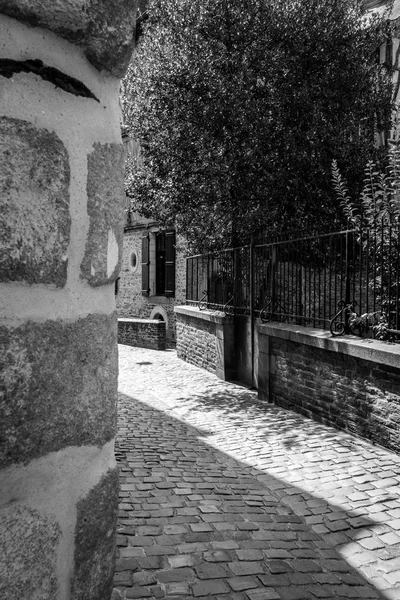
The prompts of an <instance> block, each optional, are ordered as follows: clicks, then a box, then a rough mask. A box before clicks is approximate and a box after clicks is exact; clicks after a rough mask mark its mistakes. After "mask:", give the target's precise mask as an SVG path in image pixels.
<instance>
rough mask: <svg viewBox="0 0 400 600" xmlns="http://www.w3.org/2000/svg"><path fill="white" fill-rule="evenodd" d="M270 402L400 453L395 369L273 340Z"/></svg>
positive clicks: (399, 380) (399, 388) (399, 375)
mask: <svg viewBox="0 0 400 600" xmlns="http://www.w3.org/2000/svg"><path fill="white" fill-rule="evenodd" d="M269 344H270V349H269V351H270V371H271V373H270V394H271V398H270V399H271V400H272V401H273V402H275V403H276V404H278V405H279V406H283V407H285V408H290V409H292V410H295V411H297V412H300V413H301V414H304V415H306V416H308V417H312V418H314V419H317V420H320V421H322V422H324V423H326V424H329V425H333V426H334V427H338V428H339V429H345V430H348V431H351V432H352V433H355V434H357V435H359V436H361V437H364V438H367V439H369V440H371V441H373V442H376V443H378V444H380V445H382V446H385V447H386V448H389V449H390V450H394V451H396V452H400V365H399V367H398V368H396V367H393V366H390V365H384V364H379V363H377V362H372V361H370V360H365V359H363V358H359V357H356V356H349V355H348V354H346V353H343V352H333V351H330V350H325V349H321V348H316V347H313V346H307V345H304V344H299V343H296V342H293V341H290V340H284V339H279V338H276V337H271V338H270V339H269Z"/></svg>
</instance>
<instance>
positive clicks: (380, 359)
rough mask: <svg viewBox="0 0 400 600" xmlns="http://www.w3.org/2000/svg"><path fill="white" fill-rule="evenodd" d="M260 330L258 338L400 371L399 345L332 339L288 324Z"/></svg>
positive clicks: (265, 325)
mask: <svg viewBox="0 0 400 600" xmlns="http://www.w3.org/2000/svg"><path fill="white" fill-rule="evenodd" d="M257 328H258V332H259V335H269V336H272V337H277V338H280V339H285V340H289V341H292V342H297V343H298V344H305V345H308V346H314V347H316V348H321V349H324V350H331V351H333V352H340V353H341V354H348V355H349V356H353V357H355V358H360V359H364V360H369V361H371V362H375V363H378V364H382V365H386V366H390V367H395V368H397V369H399V370H400V344H391V343H389V342H383V341H380V340H373V339H366V338H359V337H356V336H343V337H333V336H332V334H331V333H330V332H329V331H323V330H321V329H312V328H311V327H302V326H300V325H290V324H288V323H279V324H278V323H258V324H257Z"/></svg>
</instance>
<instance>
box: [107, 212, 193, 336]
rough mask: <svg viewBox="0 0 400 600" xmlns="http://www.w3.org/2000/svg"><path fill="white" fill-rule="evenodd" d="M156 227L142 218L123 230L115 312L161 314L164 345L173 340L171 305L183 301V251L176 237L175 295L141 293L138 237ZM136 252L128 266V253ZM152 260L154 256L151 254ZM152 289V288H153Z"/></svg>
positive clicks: (184, 263)
mask: <svg viewBox="0 0 400 600" xmlns="http://www.w3.org/2000/svg"><path fill="white" fill-rule="evenodd" d="M158 230H159V228H158V226H156V225H154V224H152V223H151V222H149V221H148V222H147V223H146V221H142V224H141V225H138V226H136V227H135V228H132V229H126V231H125V233H124V239H123V257H122V268H121V272H120V279H119V281H118V295H117V312H118V316H119V317H140V318H142V319H149V318H154V317H156V315H157V314H161V315H162V316H163V317H164V320H166V321H167V328H166V335H167V344H168V345H174V344H175V342H176V319H175V314H174V306H176V305H179V304H184V303H185V300H186V260H185V256H186V251H185V242H184V239H183V237H182V236H179V235H177V237H176V246H177V249H176V261H175V297H174V298H167V297H165V296H156V295H150V296H148V297H147V296H143V294H142V264H141V261H142V245H141V238H142V237H143V236H144V235H146V234H147V233H148V232H156V231H158ZM132 252H135V254H136V256H137V263H136V266H135V267H132V265H131V255H132ZM150 260H151V261H153V262H154V256H150ZM153 291H154V288H153Z"/></svg>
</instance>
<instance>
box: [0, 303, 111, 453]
mask: <svg viewBox="0 0 400 600" xmlns="http://www.w3.org/2000/svg"><path fill="white" fill-rule="evenodd" d="M1 363H2V364H1ZM0 371H2V384H3V390H2V392H0V440H1V442H2V443H1V446H0V465H8V464H11V463H13V462H28V461H29V460H31V459H33V458H35V457H39V456H43V455H44V454H47V453H48V452H51V451H56V450H61V449H62V448H65V447H67V446H82V445H99V446H100V445H102V444H104V443H106V442H108V441H110V440H111V439H112V438H113V437H114V431H115V419H116V393H117V374H118V367H117V321H116V316H115V315H112V316H105V315H90V316H89V317H87V318H83V319H79V320H78V321H76V322H75V323H65V322H61V321H60V322H59V321H46V322H45V323H33V322H28V323H26V324H24V325H22V326H20V327H17V328H12V329H8V328H6V327H1V328H0Z"/></svg>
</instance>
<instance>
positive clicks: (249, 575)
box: [113, 391, 400, 600]
mask: <svg viewBox="0 0 400 600" xmlns="http://www.w3.org/2000/svg"><path fill="white" fill-rule="evenodd" d="M248 398H249V392H248V391H246V392H245V396H243V398H242V399H241V395H240V394H235V396H234V398H233V397H232V398H230V396H229V394H228V393H227V394H224V396H223V397H221V395H218V394H216V395H215V397H213V395H210V396H208V397H201V398H200V397H199V398H197V399H196V401H197V402H199V400H200V402H201V406H202V409H203V408H204V423H201V425H200V427H201V428H197V427H194V426H193V425H191V424H190V420H189V423H187V422H186V421H183V420H181V419H186V418H187V417H188V418H189V417H190V414H191V408H190V402H189V408H188V409H187V410H186V409H185V406H183V404H182V407H181V415H180V416H179V418H177V417H176V416H171V414H167V412H168V411H167V410H166V411H164V410H160V407H159V408H155V407H154V406H152V405H150V404H147V403H146V402H145V401H143V398H142V399H141V400H138V399H137V398H134V397H132V396H129V395H127V394H120V396H119V410H118V412H119V422H118V427H119V431H118V437H117V441H116V457H117V460H118V463H119V465H120V468H121V469H120V476H121V497H120V518H119V526H118V531H119V540H118V556H117V565H116V578H115V588H116V589H115V590H114V596H113V597H114V598H115V600H116V599H117V598H142V597H143V598H145V597H156V598H162V597H165V598H169V599H171V600H172V599H173V598H176V599H178V598H179V599H180V600H182V598H191V597H200V598H208V597H210V598H211V597H216V596H218V598H226V599H227V600H228V599H229V600H231V599H232V600H233V599H234V600H313V599H314V598H328V599H332V600H333V599H335V600H336V599H338V598H345V599H346V600H347V599H350V598H371V599H372V598H381V599H388V598H392V599H394V598H395V597H396V596H394V595H390V594H392V591H390V592H389V591H387V592H385V591H381V592H380V591H378V589H376V587H375V586H374V585H373V583H372V581H369V580H367V578H366V577H362V576H361V574H360V572H359V571H358V570H356V568H354V565H356V566H359V565H358V564H357V559H355V561H354V556H353V554H354V553H356V554H355V555H357V554H360V555H361V554H362V555H363V558H362V564H363V565H364V564H368V558H370V559H371V560H370V562H371V563H372V562H374V561H376V559H377V557H378V558H379V560H380V561H382V564H383V563H385V564H386V565H387V566H388V568H389V571H390V566H391V565H390V563H391V560H392V558H393V556H392V555H391V554H390V549H388V548H386V547H384V548H381V549H375V550H371V551H369V550H368V548H364V547H362V546H361V551H359V550H360V546H359V542H360V541H362V540H363V539H364V538H365V537H368V538H370V536H371V533H370V531H371V530H372V529H375V530H379V528H382V523H380V522H374V521H373V520H372V519H369V518H366V517H360V514H359V513H358V512H355V511H346V510H343V508H338V506H336V505H335V504H333V503H332V504H331V503H330V502H327V501H326V500H324V499H321V498H320V497H318V496H317V495H314V494H311V493H309V492H306V491H304V489H302V488H301V487H298V486H296V485H294V484H293V483H289V484H288V483H287V482H286V481H282V480H281V479H280V478H279V476H274V475H272V474H268V473H266V471H265V470H263V469H258V468H255V467H254V466H252V465H251V464H249V463H248V462H247V464H246V462H244V461H239V460H237V459H235V458H232V455H229V454H228V453H226V452H223V451H220V450H218V449H217V448H215V447H214V446H213V444H216V442H217V441H218V440H217V438H218V435H219V432H218V430H216V429H215V428H213V427H212V426H211V421H212V413H213V411H214V410H218V411H220V412H221V411H222V412H223V413H224V414H225V417H226V418H227V419H228V420H229V421H230V422H232V423H233V424H234V425H235V427H236V430H237V436H238V438H237V443H238V444H239V446H240V444H241V436H243V434H244V424H243V420H242V416H240V418H238V416H239V413H240V415H242V413H243V410H245V411H246V414H247V416H248V418H249V419H252V415H253V414H254V411H256V412H257V415H258V416H257V419H258V421H259V420H260V411H261V413H262V414H263V419H262V420H261V422H260V425H259V428H257V427H254V439H255V441H257V440H258V442H260V443H261V442H262V440H265V439H268V438H269V437H271V436H274V435H275V436H276V435H279V436H280V437H281V438H282V436H283V438H284V440H283V443H284V444H285V445H287V447H289V448H296V447H297V446H298V445H299V444H301V439H303V438H304V436H312V437H313V438H315V440H316V446H315V451H316V452H318V445H317V440H318V436H325V438H331V437H332V438H335V439H336V438H337V436H338V435H340V434H338V432H335V431H333V430H332V432H331V433H327V431H326V428H324V429H321V430H320V431H319V428H318V425H316V424H315V423H313V424H310V425H308V423H307V422H306V421H303V420H302V418H301V417H299V416H298V415H294V414H293V415H292V414H291V413H289V414H288V412H287V411H284V410H280V409H278V408H276V407H271V406H270V405H268V406H260V403H257V405H256V407H254V406H253V407H252V406H251V403H249V399H248ZM184 400H185V402H187V400H186V399H184ZM182 403H183V400H182ZM178 404H179V402H178ZM185 410H186V412H185ZM308 427H310V429H309V431H308ZM247 428H248V425H247ZM245 437H247V438H248V437H249V430H248V429H247V433H246V436H245ZM250 438H251V431H250ZM250 441H251V439H250ZM258 442H257V443H258ZM242 443H244V439H243V440H242ZM342 443H343V444H344V445H346V444H348V445H351V440H350V439H347V437H346V436H344V437H343V441H342ZM267 460H268V457H267ZM296 507H297V512H296ZM299 511H300V512H302V513H303V514H298V512H299ZM318 525H320V527H322V529H321V533H318ZM316 527H317V530H316ZM326 531H327V532H328V533H326ZM339 544H340V545H341V547H342V548H345V547H346V546H347V548H348V551H347V555H348V556H347V560H345V558H344V557H343V555H341V554H340V553H339V552H338V550H337V548H336V546H338V545H339ZM368 552H370V556H369V557H368ZM351 556H353V560H352V561H351V563H350V562H349V560H348V558H349V557H351ZM397 556H398V549H397ZM360 560H361V556H360ZM373 571H374V570H373V569H372V571H371V572H370V575H371V577H372V575H374V572H373ZM376 576H379V573H378V572H376ZM261 590H262V592H261ZM399 597H400V596H399Z"/></svg>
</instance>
